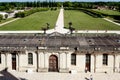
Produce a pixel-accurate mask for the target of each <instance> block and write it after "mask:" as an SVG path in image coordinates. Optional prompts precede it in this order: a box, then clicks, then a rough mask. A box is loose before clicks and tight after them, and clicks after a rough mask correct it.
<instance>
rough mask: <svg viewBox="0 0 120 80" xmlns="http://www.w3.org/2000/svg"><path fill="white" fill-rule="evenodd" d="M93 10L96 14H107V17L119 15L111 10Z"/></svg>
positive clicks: (119, 13)
mask: <svg viewBox="0 0 120 80" xmlns="http://www.w3.org/2000/svg"><path fill="white" fill-rule="evenodd" d="M93 10H94V11H97V12H101V13H104V14H108V15H120V12H118V11H113V10H98V9H93Z"/></svg>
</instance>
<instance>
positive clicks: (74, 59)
mask: <svg viewBox="0 0 120 80" xmlns="http://www.w3.org/2000/svg"><path fill="white" fill-rule="evenodd" d="M71 64H72V65H76V54H71Z"/></svg>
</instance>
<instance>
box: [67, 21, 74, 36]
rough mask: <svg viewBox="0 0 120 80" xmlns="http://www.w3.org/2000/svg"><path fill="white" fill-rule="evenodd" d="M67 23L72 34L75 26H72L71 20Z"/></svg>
mask: <svg viewBox="0 0 120 80" xmlns="http://www.w3.org/2000/svg"><path fill="white" fill-rule="evenodd" d="M68 24H69V30H70V33H71V34H72V33H73V31H74V30H75V28H73V27H72V22H69V23H68Z"/></svg>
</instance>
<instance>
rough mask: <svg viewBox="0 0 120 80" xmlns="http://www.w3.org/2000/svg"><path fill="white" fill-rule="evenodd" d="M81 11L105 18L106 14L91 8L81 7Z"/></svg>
mask: <svg viewBox="0 0 120 80" xmlns="http://www.w3.org/2000/svg"><path fill="white" fill-rule="evenodd" d="M80 10H81V11H83V12H84V13H86V14H88V15H90V16H93V17H95V18H103V17H104V15H103V14H101V13H100V12H96V11H93V10H90V9H80Z"/></svg>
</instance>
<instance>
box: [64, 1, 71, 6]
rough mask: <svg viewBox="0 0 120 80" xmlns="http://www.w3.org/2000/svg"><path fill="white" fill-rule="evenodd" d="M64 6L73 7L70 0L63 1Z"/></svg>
mask: <svg viewBox="0 0 120 80" xmlns="http://www.w3.org/2000/svg"><path fill="white" fill-rule="evenodd" d="M63 6H64V7H72V3H71V2H69V1H66V2H64V3H63Z"/></svg>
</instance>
